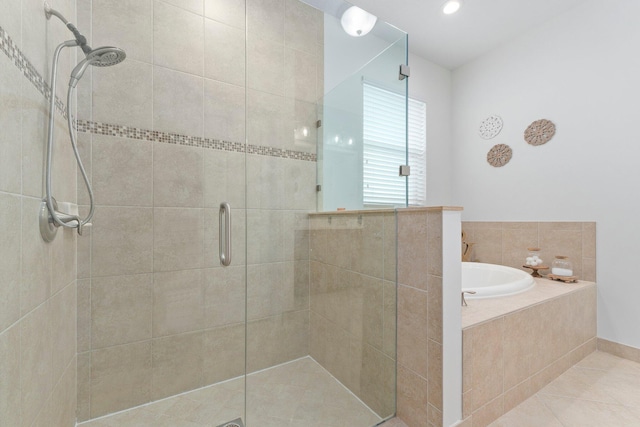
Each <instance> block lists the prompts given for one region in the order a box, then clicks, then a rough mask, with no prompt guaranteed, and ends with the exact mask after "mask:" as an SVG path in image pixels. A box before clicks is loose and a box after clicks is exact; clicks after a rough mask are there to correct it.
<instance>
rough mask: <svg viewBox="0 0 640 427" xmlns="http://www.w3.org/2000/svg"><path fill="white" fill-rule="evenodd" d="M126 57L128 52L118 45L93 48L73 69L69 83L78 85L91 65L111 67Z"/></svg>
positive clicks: (74, 85)
mask: <svg viewBox="0 0 640 427" xmlns="http://www.w3.org/2000/svg"><path fill="white" fill-rule="evenodd" d="M126 57H127V54H126V53H125V51H124V50H122V49H119V48H117V47H111V46H104V47H99V48H97V49H93V50H91V51H89V52H88V53H87V57H86V58H85V59H83V60H82V61H81V62H80V63H79V64H78V65H76V68H74V69H73V71H72V72H71V81H70V82H69V85H70V86H71V87H76V85H77V84H78V81H79V80H80V79H81V78H82V75H83V74H84V72H85V71H86V70H87V68H88V67H89V65H93V66H94V67H110V66H112V65H116V64H119V63H121V62H122V61H124V60H125V58H126Z"/></svg>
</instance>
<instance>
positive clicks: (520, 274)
mask: <svg viewBox="0 0 640 427" xmlns="http://www.w3.org/2000/svg"><path fill="white" fill-rule="evenodd" d="M461 268H462V270H463V274H462V277H463V283H462V291H463V292H465V291H474V292H476V294H465V299H468V300H473V299H489V298H501V297H506V296H512V295H517V294H521V293H523V292H527V291H528V290H530V289H532V288H533V287H534V286H535V285H536V282H535V280H534V279H533V277H532V276H531V275H530V274H528V273H526V272H524V271H522V270H518V269H517V268H513V267H508V266H506V265H499V264H489V263H481V262H463V263H462V266H461ZM465 269H472V270H483V271H494V272H500V273H503V274H509V275H512V277H513V279H512V280H510V281H508V282H504V283H496V284H493V285H482V286H469V284H465V283H464V277H465V274H464V270H465Z"/></svg>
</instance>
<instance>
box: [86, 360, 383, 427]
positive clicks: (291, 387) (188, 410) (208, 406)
mask: <svg viewBox="0 0 640 427" xmlns="http://www.w3.org/2000/svg"><path fill="white" fill-rule="evenodd" d="M247 389H248V393H247V407H248V408H249V411H248V412H247V420H246V425H247V427H293V426H297V427H344V426H349V427H372V426H374V425H376V424H377V423H379V422H380V421H382V420H381V419H380V418H379V417H378V416H377V415H376V414H374V413H373V412H372V411H371V410H370V409H369V408H367V407H366V406H365V405H363V404H362V403H361V402H360V401H359V400H358V399H357V398H355V396H353V394H351V393H350V392H349V391H348V390H347V389H346V388H345V387H344V386H343V385H342V384H340V383H339V382H338V381H337V380H336V379H335V378H334V377H333V376H331V375H330V374H329V373H328V372H327V371H326V370H324V369H323V368H322V367H321V366H320V365H319V364H318V363H317V362H315V361H314V360H313V359H311V358H304V359H300V360H297V361H294V362H291V363H287V364H285V365H281V366H277V367H274V368H271V369H268V370H265V371H261V372H258V373H255V374H251V375H249V376H248V377H247ZM243 408H244V379H235V380H231V381H228V382H225V383H221V384H216V385H213V386H210V387H207V388H204V389H200V390H196V391H193V392H189V393H185V394H182V395H180V396H176V397H172V398H169V399H165V400H162V401H158V402H155V403H152V404H149V405H145V406H141V407H138V408H134V409H131V410H128V411H126V412H121V413H118V414H115V415H111V416H108V417H105V418H100V419H97V420H94V421H90V422H87V423H83V424H80V426H82V427H217V426H219V425H220V424H223V423H225V422H228V421H231V420H234V419H236V418H238V417H241V416H242V413H243Z"/></svg>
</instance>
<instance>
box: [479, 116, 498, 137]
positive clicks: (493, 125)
mask: <svg viewBox="0 0 640 427" xmlns="http://www.w3.org/2000/svg"><path fill="white" fill-rule="evenodd" d="M502 124H503V123H502V117H500V116H490V117H487V118H486V119H485V120H483V121H482V123H480V130H479V133H480V137H482V139H491V138H495V137H496V136H497V135H498V134H499V133H500V131H501V130H502Z"/></svg>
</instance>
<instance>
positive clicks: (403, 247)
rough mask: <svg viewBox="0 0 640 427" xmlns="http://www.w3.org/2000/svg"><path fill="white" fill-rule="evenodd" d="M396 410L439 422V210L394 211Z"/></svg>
mask: <svg viewBox="0 0 640 427" xmlns="http://www.w3.org/2000/svg"><path fill="white" fill-rule="evenodd" d="M397 351H398V382H397V395H398V396H397V401H398V410H397V415H398V417H399V418H400V419H402V420H403V421H404V422H405V423H406V424H407V425H409V426H428V427H439V426H442V408H443V402H442V211H441V210H437V209H435V210H432V209H424V210H406V211H403V210H400V211H399V212H398V350H397Z"/></svg>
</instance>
